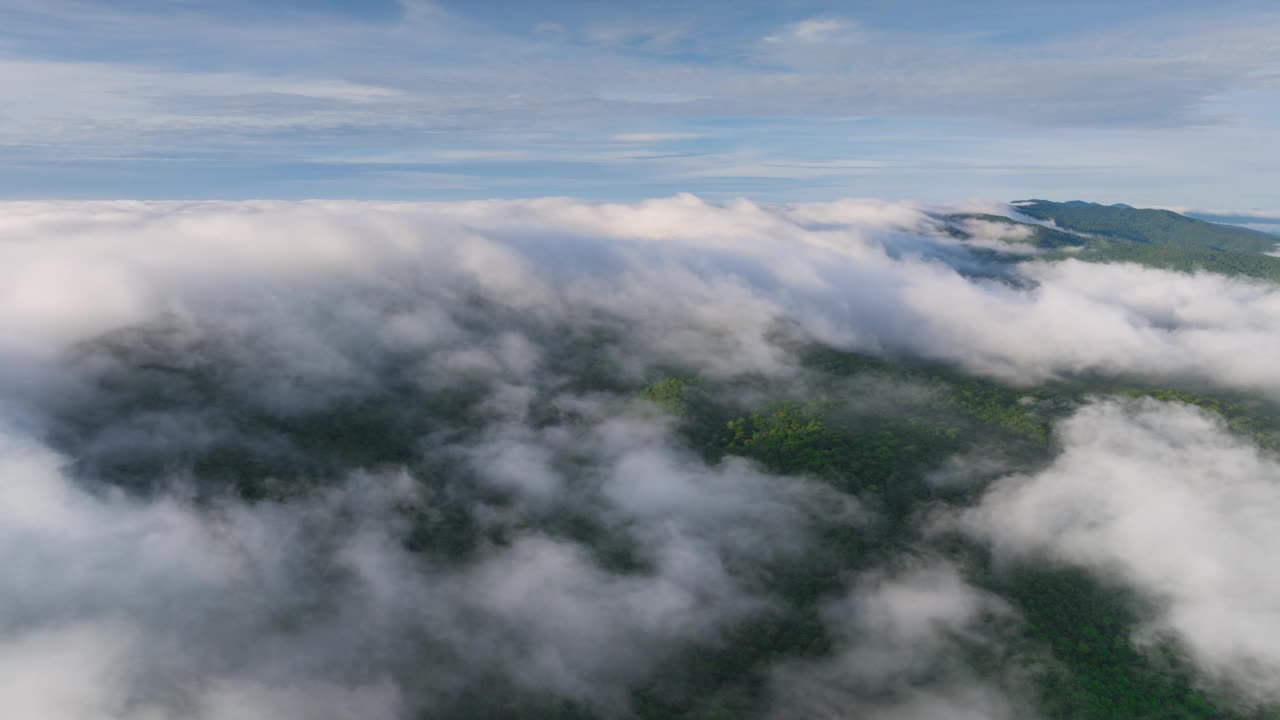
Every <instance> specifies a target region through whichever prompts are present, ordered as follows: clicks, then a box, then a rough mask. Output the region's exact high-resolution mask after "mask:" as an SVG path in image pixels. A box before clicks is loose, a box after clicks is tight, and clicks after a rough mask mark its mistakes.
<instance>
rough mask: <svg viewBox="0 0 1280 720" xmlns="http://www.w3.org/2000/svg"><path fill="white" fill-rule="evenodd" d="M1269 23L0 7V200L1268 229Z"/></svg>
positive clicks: (39, 3)
mask: <svg viewBox="0 0 1280 720" xmlns="http://www.w3.org/2000/svg"><path fill="white" fill-rule="evenodd" d="M1278 36H1280V12H1277V5H1276V3H1275V2H1272V1H1270V0H1268V1H1267V2H1256V1H1241V2H1220V3H1214V4H1212V6H1210V4H1208V3H1203V2H1195V3H1191V2H1176V1H1168V0H1166V1H1164V2H1148V1H1146V0H1128V1H1127V2H1124V3H1116V2H1094V1H1092V0H1073V1H1072V2H1052V3H1049V2H1039V3H1038V2H1026V1H1025V0H1024V1H1023V2H1003V1H992V2H967V3H956V2H951V1H950V0H946V1H938V0H894V1H890V0H876V1H868V2H853V1H850V2H818V1H817V0H772V1H770V2H756V1H755V0H734V1H732V2H727V1H723V0H707V1H705V2H692V1H690V0H683V1H681V2H676V1H673V0H649V1H648V2H609V1H606V0H596V1H588V0H575V1H561V2H535V1H534V0H487V1H486V0H470V1H465V2H464V1H462V0H436V1H435V2H431V1H429V0H368V1H365V2H344V1H343V0H285V1H283V2H282V1H280V0H275V1H273V2H247V1H244V0H223V1H220V2H214V1H212V0H206V1H197V0H116V1H114V2H67V1H65V0H0V84H3V85H4V86H5V87H4V88H3V94H0V98H3V99H0V197H7V198H33V197H39V198H47V197H67V198H117V197H131V198H263V197H270V198H300V197H352V198H387V199H458V198H488V197H531V196H544V195H573V196H579V197H587V198H600V199H635V198H640V197H652V196H658V195H671V194H675V193H678V192H694V193H697V194H699V195H702V196H704V197H708V198H713V199H715V198H726V197H734V196H746V197H750V198H753V199H759V200H766V201H794V200H822V199H830V198H835V197H845V196H876V197H886V198H920V199H924V200H933V201H951V200H964V199H970V198H993V199H1017V198H1025V197H1049V198H1056V199H1068V198H1085V199H1092V200H1097V201H1102V202H1121V201H1123V202H1128V203H1131V204H1144V205H1167V206H1183V207H1195V208H1206V209H1216V210H1237V211H1247V210H1253V209H1264V210H1265V209H1274V208H1275V207H1276V205H1277V202H1276V200H1275V197H1276V194H1275V193H1276V190H1275V189H1276V188H1277V187H1280V182H1278V181H1280V171H1277V167H1278V166H1280V149H1278V148H1280V43H1276V42H1275V38H1276V37H1278Z"/></svg>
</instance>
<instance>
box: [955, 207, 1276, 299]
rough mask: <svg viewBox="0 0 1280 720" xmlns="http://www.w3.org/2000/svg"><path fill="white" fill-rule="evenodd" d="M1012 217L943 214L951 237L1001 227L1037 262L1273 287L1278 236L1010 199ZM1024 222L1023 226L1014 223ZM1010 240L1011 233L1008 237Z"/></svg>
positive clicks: (1179, 217) (1150, 212) (1149, 212)
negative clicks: (1115, 266)
mask: <svg viewBox="0 0 1280 720" xmlns="http://www.w3.org/2000/svg"><path fill="white" fill-rule="evenodd" d="M1010 208H1011V209H1012V210H1014V211H1015V214H1014V217H1012V218H1004V217H1000V215H987V214H952V215H943V217H942V218H940V219H942V220H943V223H945V224H946V227H947V232H948V233H951V234H952V236H955V237H960V238H969V237H972V236H973V233H972V229H973V227H974V223H979V222H980V223H1004V224H1007V225H1009V227H1010V228H1015V227H1020V228H1025V229H1023V231H1019V233H1018V234H1020V236H1021V237H1020V238H1014V240H1011V242H1021V243H1028V245H1032V246H1034V247H1037V249H1039V250H1041V251H1042V252H1041V255H1039V256H1041V258H1048V259H1053V258H1068V256H1071V258H1079V259H1080V260H1087V261H1094V263H1138V264H1142V265H1148V266H1153V268H1164V269H1171V270H1183V272H1194V270H1207V272H1213V273H1221V274H1228V275H1244V277H1253V278H1262V279H1270V281H1276V282H1280V258H1277V256H1275V255H1272V254H1274V252H1275V251H1276V249H1277V237H1276V236H1275V234H1270V233H1266V232H1262V231H1257V229H1249V228H1243V227H1235V225H1228V224H1221V223H1215V222H1210V220H1207V219H1199V218H1193V217H1188V215H1183V214H1179V213H1175V211H1172V210H1157V209H1139V208H1133V206H1132V205H1125V204H1123V202H1117V204H1114V205H1101V204H1098V202H1089V201H1084V200H1069V201H1065V202H1055V201H1052V200H1039V199H1033V200H1016V201H1014V202H1010ZM1019 215H1020V217H1023V218H1025V219H1028V220H1030V222H1023V220H1020V219H1018V218H1019ZM1009 234H1010V237H1012V236H1014V234H1015V233H1012V232H1011V233H1009Z"/></svg>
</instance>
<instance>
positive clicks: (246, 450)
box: [0, 195, 1280, 720]
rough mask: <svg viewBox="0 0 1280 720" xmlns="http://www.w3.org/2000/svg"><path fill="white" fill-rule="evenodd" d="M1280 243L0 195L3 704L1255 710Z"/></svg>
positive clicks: (1120, 219) (906, 219)
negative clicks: (8, 197) (12, 198)
mask: <svg viewBox="0 0 1280 720" xmlns="http://www.w3.org/2000/svg"><path fill="white" fill-rule="evenodd" d="M1275 248H1276V238H1275V236H1272V235H1267V234H1264V233H1262V232H1257V231H1253V230H1248V229H1243V228H1237V227H1232V226H1228V225H1221V224H1214V223H1210V222H1206V221H1202V220H1196V219H1193V218H1190V217H1187V216H1184V215H1180V214H1177V213H1174V212H1170V211H1163V210H1135V209H1133V208H1129V207H1127V206H1102V205H1094V204H1090V203H1055V202H1050V201H1044V200H1035V201H1019V202H1014V203H1012V204H1006V203H1003V202H990V203H976V202H975V203H967V204H953V205H931V204H925V203H914V202H901V201H880V200H870V199H864V200H843V201H836V202H828V203H810V204H790V205H779V204H760V203H755V202H751V201H748V200H735V201H728V202H723V203H717V202H710V201H707V200H704V199H701V198H699V197H696V196H693V195H679V196H676V197H669V198H662V199H653V200H645V201H641V202H635V203H626V204H617V203H600V202H589V201H584V200H575V199H568V198H553V199H543V200H519V201H475V202H442V203H377V202H347V201H306V202H277V201H252V202H251V201H244V202H149V201H121V202H105V201H104V202H73V201H66V202H43V201H41V202H5V203H3V204H0V330H3V332H0V571H3V574H4V576H5V578H6V580H5V582H4V584H3V590H0V698H2V699H3V700H2V704H3V705H4V707H5V708H6V713H7V714H9V715H12V716H13V717H21V718H39V719H41V720H82V719H84V718H104V719H112V720H126V719H128V720H135V719H136V720H170V719H173V720H176V719H178V718H183V719H192V720H255V719H257V718H262V719H263V720H266V719H268V718H270V719H271V720H292V719H297V720H330V719H332V720H338V719H347V718H360V719H362V720H399V719H402V718H407V719H416V718H422V719H426V718H431V719H437V718H438V719H442V720H453V719H458V720H462V719H464V718H529V719H535V718H536V719H543V718H562V719H564V720H570V719H572V720H587V719H589V718H590V719H601V720H605V719H612V718H655V719H656V718H726V719H727V718H735V719H736V718H762V719H768V720H791V719H793V718H794V719H799V718H869V719H876V720H879V719H884V720H925V719H931V718H944V717H945V718H958V719H964V720H968V719H970V718H971V719H973V720H978V719H987V720H1003V719H1010V720H1011V719H1014V718H1017V719H1019V720H1022V719H1027V718H1046V719H1047V718H1055V719H1056V718H1272V717H1280V681H1277V678H1280V576H1276V575H1275V574H1274V573H1271V572H1269V571H1268V568H1269V567H1270V566H1271V562H1272V560H1273V559H1274V558H1275V557H1277V556H1280V523H1277V522H1276V518H1277V517H1280V455H1277V451H1278V450H1280V372H1278V371H1277V366H1276V360H1277V358H1280V284H1278V282H1280V258H1277V257H1276V256H1275V254H1274V251H1275Z"/></svg>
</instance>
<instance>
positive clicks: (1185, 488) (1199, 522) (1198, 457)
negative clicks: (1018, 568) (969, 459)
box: [963, 400, 1280, 702]
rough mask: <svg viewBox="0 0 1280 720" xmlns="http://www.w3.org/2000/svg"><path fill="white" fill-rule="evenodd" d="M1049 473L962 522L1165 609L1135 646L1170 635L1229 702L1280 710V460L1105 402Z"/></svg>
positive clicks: (1167, 408)
mask: <svg viewBox="0 0 1280 720" xmlns="http://www.w3.org/2000/svg"><path fill="white" fill-rule="evenodd" d="M1059 439H1060V441H1061V443H1062V445H1063V452H1062V455H1061V456H1060V457H1058V458H1057V459H1056V460H1055V461H1054V462H1053V464H1052V465H1050V466H1049V467H1048V468H1046V469H1045V470H1043V471H1041V472H1039V473H1036V474H1033V475H1029V476H1012V477H1008V478H1005V479H1003V480H1001V481H1000V482H998V483H997V484H996V485H995V486H994V487H993V489H992V490H990V491H989V492H988V493H987V495H986V497H985V498H984V499H983V500H982V503H981V504H980V505H979V506H978V507H977V508H976V509H973V510H971V511H968V512H966V513H965V514H964V516H963V522H964V524H965V526H966V527H968V528H969V530H970V531H971V532H973V533H974V534H976V535H978V536H981V537H984V538H986V539H988V540H989V541H990V542H991V543H993V545H994V546H995V548H996V550H997V551H998V552H1001V553H1005V554H1014V555H1030V556H1034V557H1047V558H1050V559H1052V560H1054V561H1058V562H1065V563H1069V564H1074V565H1079V566H1082V567H1085V568H1087V569H1090V570H1092V571H1094V572H1096V573H1098V574H1099V575H1100V576H1102V577H1104V578H1108V579H1113V580H1118V581H1120V582H1123V583H1126V584H1128V585H1129V586H1131V587H1133V588H1135V589H1136V590H1138V591H1139V592H1140V593H1141V594H1142V595H1143V596H1145V597H1146V598H1147V599H1148V600H1150V601H1152V602H1153V603H1154V604H1155V606H1156V608H1157V612H1156V614H1155V615H1154V616H1153V617H1151V618H1149V619H1148V621H1147V624H1146V625H1145V627H1144V628H1143V629H1142V630H1143V633H1144V634H1143V635H1140V636H1139V637H1138V638H1137V639H1138V640H1139V642H1144V641H1149V640H1150V639H1151V638H1152V637H1153V636H1161V635H1170V634H1171V635H1172V636H1173V637H1175V638H1177V639H1178V640H1180V641H1181V642H1182V643H1183V644H1184V645H1185V647H1186V648H1187V649H1188V650H1189V651H1190V657H1191V659H1192V660H1193V662H1194V663H1195V664H1196V665H1197V666H1198V667H1200V668H1201V669H1202V670H1203V671H1204V673H1205V674H1206V675H1207V676H1208V677H1210V678H1212V679H1213V680H1214V681H1216V682H1218V683H1219V684H1220V686H1221V687H1225V688H1226V689H1228V690H1233V691H1237V692H1242V693H1244V695H1245V696H1246V697H1247V698H1249V699H1250V700H1254V701H1266V702H1275V701H1276V700H1277V699H1280V686H1277V684H1276V682H1275V678H1276V676H1277V673H1278V672H1280V653H1278V652H1277V650H1276V648H1277V647H1280V582H1277V581H1276V579H1275V577H1274V576H1273V575H1272V574H1270V573H1267V572H1260V570H1259V569H1260V568H1264V567H1267V566H1268V564H1269V563H1270V558H1272V557H1274V556H1275V555H1276V553H1277V552H1280V531H1277V529H1276V524H1275V522H1274V518H1275V517H1276V514H1277V513H1278V512H1280V458H1277V457H1275V456H1274V455H1271V454H1269V453H1265V452H1263V451H1260V450H1259V449H1258V448H1257V447H1255V446H1253V445H1251V444H1250V443H1249V442H1248V441H1246V440H1243V439H1241V438H1239V437H1236V436H1234V435H1232V434H1231V433H1229V432H1228V431H1227V429H1226V428H1225V427H1224V425H1223V423H1222V422H1221V420H1219V419H1217V418H1215V417H1213V416H1210V415H1207V414H1205V413H1204V412H1202V411H1200V410H1197V409H1194V408H1191V407H1188V406H1183V405H1178V404H1162V403H1157V402H1155V401H1149V400H1148V401H1142V402H1128V403H1118V402H1097V403H1095V404H1093V405H1091V406H1088V407H1086V408H1084V409H1082V410H1081V411H1079V412H1078V413H1077V414H1076V415H1075V416H1074V417H1072V418H1071V419H1069V420H1068V421H1066V422H1065V423H1064V424H1063V425H1062V427H1061V428H1060V429H1059Z"/></svg>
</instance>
